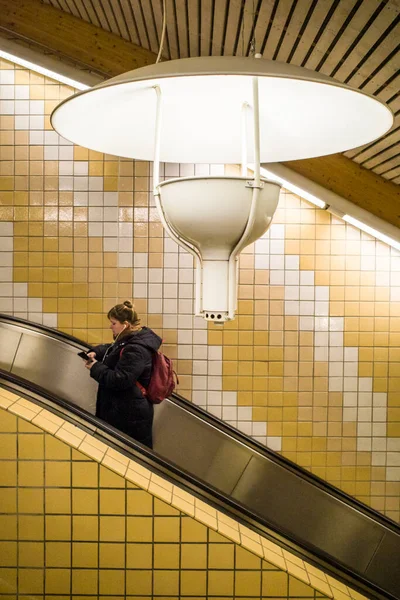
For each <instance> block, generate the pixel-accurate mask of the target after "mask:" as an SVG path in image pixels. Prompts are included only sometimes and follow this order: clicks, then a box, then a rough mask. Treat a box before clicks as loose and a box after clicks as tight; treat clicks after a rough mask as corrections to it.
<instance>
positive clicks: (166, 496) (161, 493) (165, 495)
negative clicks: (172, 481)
mask: <svg viewBox="0 0 400 600" xmlns="http://www.w3.org/2000/svg"><path fill="white" fill-rule="evenodd" d="M148 490H149V492H150V493H151V494H153V495H154V496H157V497H158V498H161V499H162V500H164V502H168V504H171V500H172V492H171V491H168V490H166V489H165V488H164V487H161V486H160V485H157V484H156V483H154V482H153V481H150V485H149V488H148Z"/></svg>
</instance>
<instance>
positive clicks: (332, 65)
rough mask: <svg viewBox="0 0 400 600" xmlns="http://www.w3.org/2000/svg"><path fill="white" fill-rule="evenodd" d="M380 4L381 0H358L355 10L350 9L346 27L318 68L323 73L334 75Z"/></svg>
mask: <svg viewBox="0 0 400 600" xmlns="http://www.w3.org/2000/svg"><path fill="white" fill-rule="evenodd" d="M380 4H381V1H380V0H368V2H365V1H364V0H358V2H357V4H356V5H355V6H354V8H353V10H350V11H349V14H348V17H347V19H346V21H345V23H344V28H343V29H342V30H341V31H340V32H339V33H338V39H337V40H336V41H335V45H334V46H333V48H332V49H331V51H330V53H329V55H328V56H327V57H326V59H325V61H324V63H323V65H322V66H321V68H320V69H318V70H320V72H321V73H324V74H325V75H331V76H333V75H332V74H334V73H335V72H336V71H337V70H338V69H339V68H340V65H341V64H342V63H343V62H344V61H345V60H346V59H347V54H348V53H350V52H351V48H352V45H353V44H355V43H356V40H357V37H358V36H359V35H360V31H362V30H363V28H364V27H365V26H366V24H367V23H368V21H369V19H370V18H371V17H372V15H373V14H374V12H375V11H376V10H377V8H379V6H380ZM354 10H355V12H354ZM353 12H354V14H353ZM337 79H339V78H337Z"/></svg>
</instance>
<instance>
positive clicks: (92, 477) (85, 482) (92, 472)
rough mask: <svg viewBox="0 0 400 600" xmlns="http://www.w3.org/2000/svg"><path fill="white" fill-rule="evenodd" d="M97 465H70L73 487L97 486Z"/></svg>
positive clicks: (90, 463)
mask: <svg viewBox="0 0 400 600" xmlns="http://www.w3.org/2000/svg"><path fill="white" fill-rule="evenodd" d="M98 469H99V467H98V464H97V463H95V462H73V463H72V485H73V487H82V488H94V487H96V488H97V486H98Z"/></svg>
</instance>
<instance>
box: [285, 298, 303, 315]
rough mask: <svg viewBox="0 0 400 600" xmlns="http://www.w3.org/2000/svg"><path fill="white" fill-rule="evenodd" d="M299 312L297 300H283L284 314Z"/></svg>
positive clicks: (296, 313)
mask: <svg viewBox="0 0 400 600" xmlns="http://www.w3.org/2000/svg"><path fill="white" fill-rule="evenodd" d="M299 312H300V302H298V301H297V300H285V315H298V314H299Z"/></svg>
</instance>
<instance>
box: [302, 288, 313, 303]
mask: <svg viewBox="0 0 400 600" xmlns="http://www.w3.org/2000/svg"><path fill="white" fill-rule="evenodd" d="M314 292H315V288H314V286H313V285H301V286H300V300H314Z"/></svg>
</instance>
